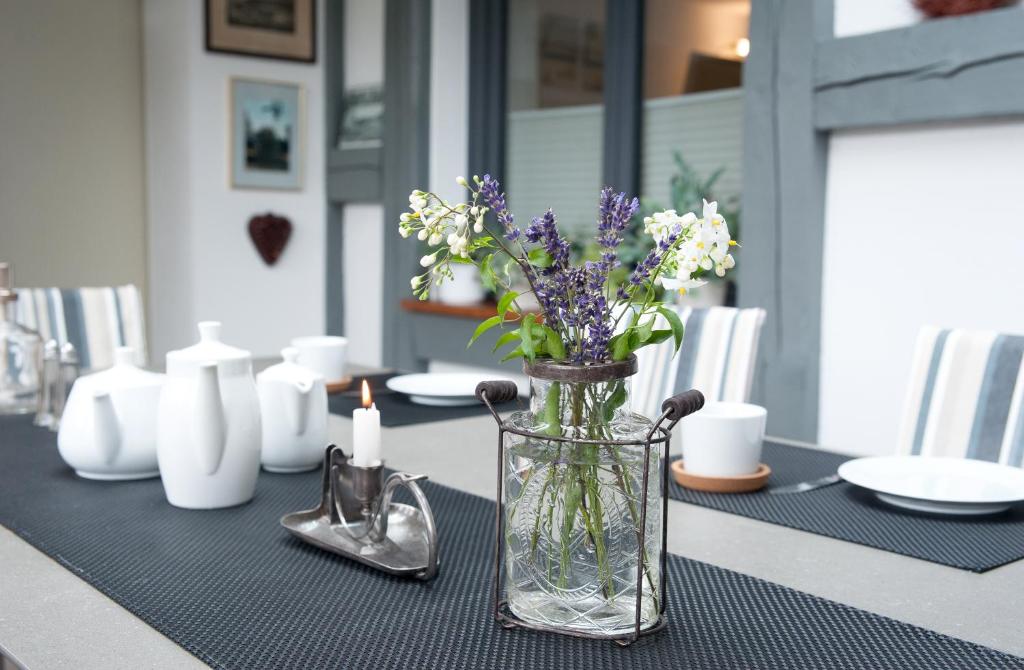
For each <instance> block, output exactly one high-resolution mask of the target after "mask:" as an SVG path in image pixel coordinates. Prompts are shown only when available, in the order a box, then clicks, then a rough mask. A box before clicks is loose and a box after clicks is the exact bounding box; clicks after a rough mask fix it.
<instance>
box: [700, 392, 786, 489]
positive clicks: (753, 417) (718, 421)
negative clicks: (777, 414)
mask: <svg viewBox="0 0 1024 670" xmlns="http://www.w3.org/2000/svg"><path fill="white" fill-rule="evenodd" d="M767 416H768V412H767V410H765V408H764V407H759V406H758V405H750V404H747V403H742V402H712V403H708V404H706V405H704V407H703V408H702V409H701V410H700V411H697V412H694V413H693V414H691V415H690V416H688V417H686V418H685V419H683V420H682V421H681V422H680V427H681V429H682V430H681V438H682V443H683V467H685V468H686V471H687V472H690V473H693V474H695V475H703V476H705V477H739V476H742V475H749V474H753V473H754V472H757V468H758V466H759V465H760V463H761V449H762V446H763V443H764V425H765V419H766V418H767Z"/></svg>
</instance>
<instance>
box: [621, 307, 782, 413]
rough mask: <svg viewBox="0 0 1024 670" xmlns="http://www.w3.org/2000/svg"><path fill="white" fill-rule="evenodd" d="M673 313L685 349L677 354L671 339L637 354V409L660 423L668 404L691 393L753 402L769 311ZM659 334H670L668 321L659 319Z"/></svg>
mask: <svg viewBox="0 0 1024 670" xmlns="http://www.w3.org/2000/svg"><path fill="white" fill-rule="evenodd" d="M667 307H668V308H669V309H672V310H674V311H675V312H676V314H678V315H679V319H680V320H681V321H682V322H683V326H684V328H685V330H686V332H685V334H684V336H683V346H682V348H681V349H680V350H679V352H678V353H675V352H674V351H673V347H674V344H673V341H672V340H671V339H669V340H666V341H665V342H662V343H660V344H655V345H651V346H649V347H644V348H642V349H640V350H639V351H637V364H638V369H637V373H636V375H635V376H634V377H633V398H634V408H635V409H636V410H637V411H639V412H641V413H643V414H646V415H647V416H650V417H656V416H658V415H659V414H661V403H662V401H664V400H665V398H668V397H669V396H672V395H674V394H675V393H679V392H681V391H685V390H687V389H691V388H695V389H697V390H699V391H700V392H701V393H703V394H704V397H705V398H706V399H707V400H708V401H715V400H718V401H732V402H746V401H747V400H749V399H750V389H751V385H752V384H753V380H754V368H755V365H756V363H757V345H758V341H759V339H760V336H761V326H762V324H763V323H764V319H765V310H763V309H761V308H759V307H755V308H748V309H737V308H735V307H709V308H703V309H699V308H691V307H687V306H683V305H667ZM655 328H668V321H667V320H666V319H665V318H664V317H663V316H661V315H658V317H657V322H656V324H655Z"/></svg>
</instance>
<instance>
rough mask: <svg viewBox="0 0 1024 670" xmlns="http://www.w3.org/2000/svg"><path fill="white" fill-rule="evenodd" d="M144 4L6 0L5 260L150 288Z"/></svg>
mask: <svg viewBox="0 0 1024 670" xmlns="http://www.w3.org/2000/svg"><path fill="white" fill-rule="evenodd" d="M141 58H142V40H141V30H140V10H139V3H138V0H95V1H94V2H89V3H83V2H78V1H77V0H33V1H32V2H3V3H0V91H2V93H0V260H4V261H10V262H12V263H14V265H15V281H16V282H17V283H18V284H19V285H20V286H88V285H100V286H103V285H113V284H127V283H134V284H138V285H140V286H142V287H143V288H144V287H145V280H146V243H145V233H146V227H145V222H144V216H145V204H144V197H143V195H144V193H143V183H144V181H143V180H144V169H143V148H142V144H143V140H142V137H143V132H142V60H141Z"/></svg>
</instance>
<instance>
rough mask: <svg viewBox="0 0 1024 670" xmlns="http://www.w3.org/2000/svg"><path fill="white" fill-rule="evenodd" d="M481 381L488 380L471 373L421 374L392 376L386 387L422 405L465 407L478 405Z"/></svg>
mask: <svg viewBox="0 0 1024 670" xmlns="http://www.w3.org/2000/svg"><path fill="white" fill-rule="evenodd" d="M482 381H486V380H485V379H484V378H483V377H481V376H480V375H475V374H471V373H460V372H450V373H422V374H413V375H401V376H399V377H392V378H391V379H389V380H387V382H385V385H386V386H387V387H388V388H389V389H391V390H392V391H394V392H395V393H402V394H405V395H407V396H409V400H411V401H412V402H414V403H417V404H419V405H429V406H431V407H466V406H469V405H476V404H479V402H480V401H479V400H477V398H476V385H477V384H479V383H480V382H482Z"/></svg>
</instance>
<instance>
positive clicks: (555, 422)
mask: <svg viewBox="0 0 1024 670" xmlns="http://www.w3.org/2000/svg"><path fill="white" fill-rule="evenodd" d="M561 395H562V385H561V384H559V383H558V382H551V386H549V387H548V394H547V396H546V397H545V398H544V423H546V424H547V428H546V429H545V431H544V432H546V433H547V434H548V435H561V434H562V412H561V408H560V407H559V400H560V398H561Z"/></svg>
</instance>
